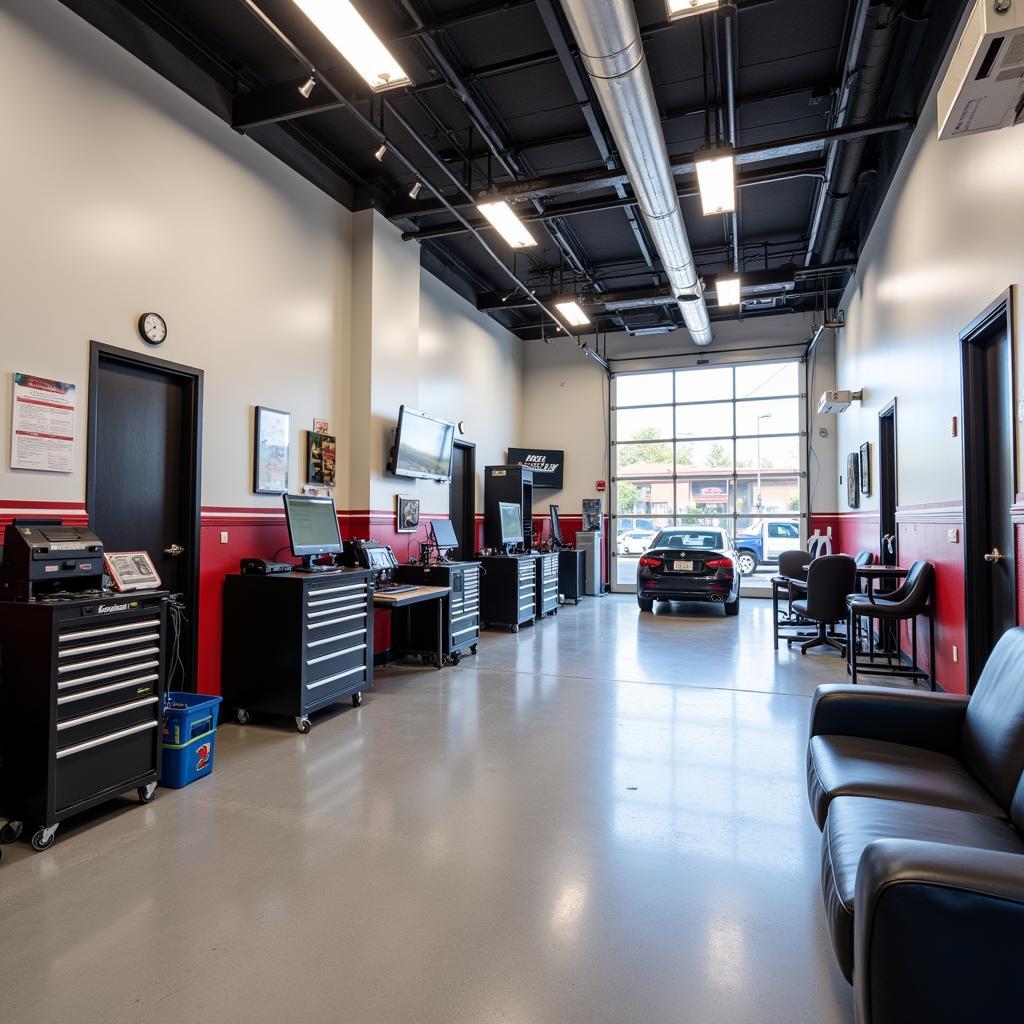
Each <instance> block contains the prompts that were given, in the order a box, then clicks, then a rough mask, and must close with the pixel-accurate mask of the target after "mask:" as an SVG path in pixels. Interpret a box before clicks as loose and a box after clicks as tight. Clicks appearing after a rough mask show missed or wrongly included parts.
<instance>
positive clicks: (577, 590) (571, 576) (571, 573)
mask: <svg viewBox="0 0 1024 1024" xmlns="http://www.w3.org/2000/svg"><path fill="white" fill-rule="evenodd" d="M586 572H587V566H586V553H585V552H583V551H569V550H566V549H565V548H563V549H562V550H561V551H559V552H558V590H559V593H560V594H561V597H562V600H563V601H572V602H573V604H579V603H580V598H581V597H583V595H584V594H586V592H587V575H586Z"/></svg>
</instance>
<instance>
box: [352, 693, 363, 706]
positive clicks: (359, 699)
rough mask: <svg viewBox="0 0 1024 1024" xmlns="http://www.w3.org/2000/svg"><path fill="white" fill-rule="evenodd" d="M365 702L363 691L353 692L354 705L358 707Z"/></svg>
mask: <svg viewBox="0 0 1024 1024" xmlns="http://www.w3.org/2000/svg"><path fill="white" fill-rule="evenodd" d="M362 703H363V695H362V694H361V693H353V694H352V707H354V708H357V707H359V706H360V705H361V704H362Z"/></svg>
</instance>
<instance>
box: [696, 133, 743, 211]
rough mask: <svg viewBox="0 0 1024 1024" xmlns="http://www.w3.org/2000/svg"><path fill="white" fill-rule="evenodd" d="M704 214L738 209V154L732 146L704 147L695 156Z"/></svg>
mask: <svg viewBox="0 0 1024 1024" xmlns="http://www.w3.org/2000/svg"><path fill="white" fill-rule="evenodd" d="M694 163H695V164H696V165H697V183H698V184H699V185H700V199H701V203H702V204H703V206H704V216H705V217H708V216H710V215H711V214H714V213H732V212H733V211H734V210H735V209H736V156H735V154H734V153H733V149H732V146H718V147H716V148H714V149H702V150H701V151H700V152H699V153H697V155H696V157H695V158H694Z"/></svg>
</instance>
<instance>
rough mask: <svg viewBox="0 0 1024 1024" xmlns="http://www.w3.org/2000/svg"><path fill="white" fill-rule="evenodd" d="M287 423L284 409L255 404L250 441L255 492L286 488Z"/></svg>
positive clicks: (288, 418) (283, 491)
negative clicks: (251, 438)
mask: <svg viewBox="0 0 1024 1024" xmlns="http://www.w3.org/2000/svg"><path fill="white" fill-rule="evenodd" d="M290 423H291V416H290V415H289V414H288V413H286V412H282V411H281V410H280V409H268V408H267V407H266V406H265V405H257V406H256V409H255V420H254V424H253V445H252V489H253V492H254V493H255V494H284V493H285V492H286V491H287V490H288V459H289V454H290V449H289V427H290Z"/></svg>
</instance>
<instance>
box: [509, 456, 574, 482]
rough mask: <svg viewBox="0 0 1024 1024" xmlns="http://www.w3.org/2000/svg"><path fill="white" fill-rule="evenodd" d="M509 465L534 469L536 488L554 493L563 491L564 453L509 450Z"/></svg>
mask: <svg viewBox="0 0 1024 1024" xmlns="http://www.w3.org/2000/svg"><path fill="white" fill-rule="evenodd" d="M508 464H509V465H510V466H523V467H524V468H526V469H532V470H533V486H534V487H541V488H547V489H548V490H553V491H560V490H561V489H562V470H563V468H564V464H565V452H564V451H561V452H559V451H551V450H548V449H545V448H509V450H508Z"/></svg>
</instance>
